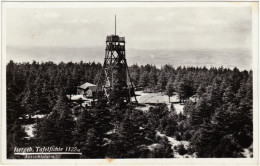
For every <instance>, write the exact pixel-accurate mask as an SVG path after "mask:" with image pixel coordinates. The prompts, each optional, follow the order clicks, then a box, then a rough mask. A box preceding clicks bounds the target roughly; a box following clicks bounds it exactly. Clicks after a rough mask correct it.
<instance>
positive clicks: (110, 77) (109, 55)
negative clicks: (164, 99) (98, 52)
mask: <svg viewBox="0 0 260 166" xmlns="http://www.w3.org/2000/svg"><path fill="white" fill-rule="evenodd" d="M97 92H98V93H97V96H96V98H97V101H105V102H109V103H111V104H120V103H130V102H137V100H136V96H135V92H134V87H133V83H132V81H131V79H130V74H129V70H128V66H127V62H126V57H125V37H119V36H118V35H116V16H115V34H114V35H110V36H107V38H106V52H105V60H104V64H103V69H102V72H101V75H100V78H99V82H98V85H97ZM132 100H133V101H132Z"/></svg>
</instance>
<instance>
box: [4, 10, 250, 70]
mask: <svg viewBox="0 0 260 166" xmlns="http://www.w3.org/2000/svg"><path fill="white" fill-rule="evenodd" d="M251 12H252V11H251V8H250V7H168V8H162V7H161V8H159V7H158V8H143V7H140V8H8V9H7V13H6V18H7V19H6V20H7V24H6V29H7V41H6V44H7V60H10V59H12V60H15V61H31V60H33V59H35V60H38V61H47V60H53V61H56V62H60V61H65V62H67V61H80V60H83V61H93V60H95V61H103V58H104V49H105V38H106V36H107V35H110V34H113V33H114V15H115V14H116V15H117V34H119V35H120V36H125V37H126V48H127V50H126V51H127V52H126V56H127V58H129V61H130V64H132V63H135V61H136V60H138V59H136V57H140V56H139V55H140V54H142V56H143V57H142V61H141V62H140V61H139V62H138V61H137V63H155V64H156V63H157V61H158V60H160V58H161V57H158V56H165V57H169V55H172V54H173V53H176V51H177V52H178V51H182V53H181V54H184V53H185V52H187V51H189V52H192V50H195V51H205V50H207V51H209V50H212V51H211V53H212V54H216V52H214V50H215V51H217V52H218V51H225V50H231V51H235V52H236V51H238V52H240V50H241V52H243V51H244V52H245V53H244V54H243V55H242V56H243V57H240V58H242V59H243V58H244V60H247V62H245V63H247V64H244V66H245V65H248V66H250V65H251V59H252V55H251V46H252V43H251V42H252V32H251V31H252V25H251V24H252V22H251V21H252V20H251ZM165 52H168V53H169V54H167V53H165ZM241 52H240V54H241ZM162 53H164V54H162ZM170 53H171V54H170ZM165 54H167V55H165ZM146 56H147V57H148V58H147V62H146V60H145V59H146V58H144V57H146ZM172 56H176V55H172ZM205 56H207V55H205ZM216 56H217V55H216ZM162 58H163V57H162ZM176 58H177V59H178V57H176ZM214 58H218V57H214V56H212V57H211V58H210V59H211V61H213V62H214V61H215V59H214ZM149 59H150V60H149ZM164 59H165V61H163V62H161V61H160V63H159V61H158V64H159V65H162V64H167V63H170V62H169V61H168V60H167V58H164ZM238 61H239V60H238ZM185 63H186V62H185ZM205 63H207V62H205ZM219 63H221V62H219ZM248 63H249V64H248ZM180 64H181V62H180ZM156 65H157V64H156ZM187 65H189V64H187ZM190 65H194V64H190ZM202 65H203V64H202ZM213 65H214V64H213ZM231 65H235V66H236V65H239V64H231ZM245 68H246V67H245ZM249 68H250V67H249Z"/></svg>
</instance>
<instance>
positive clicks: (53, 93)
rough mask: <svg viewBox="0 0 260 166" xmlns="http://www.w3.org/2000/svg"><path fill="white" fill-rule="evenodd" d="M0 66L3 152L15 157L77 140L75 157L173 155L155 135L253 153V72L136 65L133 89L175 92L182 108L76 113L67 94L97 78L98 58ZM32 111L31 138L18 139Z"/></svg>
mask: <svg viewBox="0 0 260 166" xmlns="http://www.w3.org/2000/svg"><path fill="white" fill-rule="evenodd" d="M6 69H7V70H6V85H7V86H6V90H7V156H8V158H15V156H14V154H13V150H14V147H15V146H16V147H25V146H35V145H41V146H52V145H54V146H76V147H78V149H80V150H81V152H82V155H81V156H80V158H106V157H109V158H174V157H175V156H174V155H175V154H174V153H173V149H171V148H172V146H171V145H170V143H169V140H168V139H166V137H163V136H161V135H162V134H163V135H165V136H169V137H172V138H175V139H176V140H184V141H188V142H189V143H190V144H189V147H188V148H186V147H184V145H178V146H174V149H175V150H176V151H178V153H179V154H190V155H193V154H195V156H196V157H200V158H205V157H216V158H221V157H244V156H243V155H242V153H243V151H244V149H246V148H249V149H250V151H252V143H253V120H252V119H253V79H252V71H240V70H239V69H237V68H234V69H226V68H214V67H212V68H210V69H208V68H205V67H203V68H202V67H173V66H171V65H165V66H162V67H161V68H157V67H155V66H154V65H149V64H147V65H137V64H135V65H132V66H129V71H130V75H131V79H132V81H133V83H134V85H135V86H136V89H139V90H142V91H146V92H161V93H165V94H167V95H168V96H169V97H171V96H172V95H173V94H174V93H176V94H178V96H179V99H180V101H179V102H180V103H182V104H183V105H184V111H183V113H179V114H177V113H176V110H175V108H174V106H173V105H171V107H170V108H168V107H167V106H166V104H164V103H160V104H157V105H156V106H154V107H151V108H150V109H149V111H142V110H139V109H137V108H135V107H134V106H131V105H129V106H125V107H124V106H120V107H119V106H110V107H105V106H104V107H101V106H97V107H82V108H80V109H82V111H81V112H80V113H79V114H77V115H75V113H74V111H75V110H74V109H76V108H75V106H73V105H72V104H71V102H70V101H69V100H68V98H67V97H66V95H67V94H74V93H76V89H75V88H76V86H79V85H81V84H83V83H85V82H90V83H93V84H96V83H97V81H98V78H99V73H100V71H101V69H102V65H101V64H100V63H95V62H91V63H84V62H79V63H73V62H69V63H63V62H61V63H59V64H55V63H53V62H42V63H39V62H35V61H33V62H32V63H16V62H13V61H10V62H9V63H8V64H7V67H6ZM190 97H193V98H195V101H191V100H190ZM36 114H43V115H46V116H45V117H44V118H42V119H36V121H37V123H36V130H35V131H34V133H35V137H34V138H33V139H31V140H28V139H25V137H26V133H25V131H24V129H23V128H22V125H24V124H26V123H35V122H30V121H25V120H24V119H26V118H25V117H26V116H29V117H30V116H33V115H36ZM158 133H160V134H161V135H160V134H158ZM152 145H156V146H152ZM64 157H65V156H64ZM66 157H67V158H68V156H66ZM70 157H71V158H74V157H75V156H70ZM77 157H78V156H77ZM251 157H252V156H251Z"/></svg>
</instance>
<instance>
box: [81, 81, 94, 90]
mask: <svg viewBox="0 0 260 166" xmlns="http://www.w3.org/2000/svg"><path fill="white" fill-rule="evenodd" d="M78 87H79V88H81V89H87V88H90V87H92V88H93V87H96V85H94V84H91V83H89V82H86V83H85V84H82V85H80V86H78Z"/></svg>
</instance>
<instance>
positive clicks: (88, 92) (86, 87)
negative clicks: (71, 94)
mask: <svg viewBox="0 0 260 166" xmlns="http://www.w3.org/2000/svg"><path fill="white" fill-rule="evenodd" d="M96 90H97V86H96V85H94V84H91V83H89V82H86V83H84V84H82V85H80V86H78V87H77V94H78V95H84V96H86V97H87V98H92V97H93V96H94V95H95V93H96Z"/></svg>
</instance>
